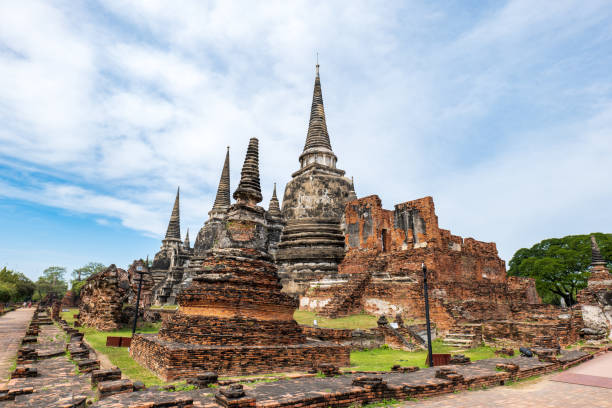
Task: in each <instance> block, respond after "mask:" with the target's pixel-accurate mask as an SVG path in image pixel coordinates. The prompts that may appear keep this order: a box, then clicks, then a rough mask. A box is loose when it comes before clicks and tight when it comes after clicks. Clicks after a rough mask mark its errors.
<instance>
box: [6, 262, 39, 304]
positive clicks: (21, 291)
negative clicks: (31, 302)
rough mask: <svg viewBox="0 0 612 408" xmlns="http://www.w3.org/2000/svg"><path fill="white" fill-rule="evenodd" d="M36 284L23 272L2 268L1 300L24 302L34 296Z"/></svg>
mask: <svg viewBox="0 0 612 408" xmlns="http://www.w3.org/2000/svg"><path fill="white" fill-rule="evenodd" d="M34 290H35V285H34V282H32V281H31V280H30V279H28V278H27V277H26V276H25V275H24V274H23V273H21V272H15V271H11V270H10V269H7V268H6V267H4V268H2V269H0V302H23V301H24V300H28V299H31V298H32V294H33V293H34Z"/></svg>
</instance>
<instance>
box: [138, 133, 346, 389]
mask: <svg viewBox="0 0 612 408" xmlns="http://www.w3.org/2000/svg"><path fill="white" fill-rule="evenodd" d="M258 159H259V153H258V140H257V139H255V138H253V139H251V140H250V142H249V147H248V150H247V155H246V158H245V161H244V165H243V168H242V174H241V179H240V184H239V186H238V188H237V189H236V191H235V193H234V198H235V199H236V203H235V204H234V205H232V206H231V207H230V208H229V210H228V213H227V218H226V221H225V223H224V228H223V229H222V230H221V231H220V233H219V235H218V238H217V240H216V242H215V244H214V246H213V248H212V249H211V251H210V256H208V257H206V258H205V259H203V261H202V264H201V266H200V268H199V270H198V275H197V276H194V277H193V278H192V280H191V282H190V283H189V285H188V286H187V287H186V288H185V289H183V290H182V291H181V293H180V294H179V295H178V298H177V301H178V304H179V309H178V310H177V312H176V313H175V314H174V315H173V316H172V317H170V318H169V319H168V320H166V321H164V323H163V324H162V327H161V329H160V331H159V334H158V335H137V336H135V337H134V339H133V341H132V345H131V347H130V354H131V355H132V357H134V358H135V359H136V360H138V361H139V362H140V363H141V364H143V365H145V366H147V367H148V368H150V369H151V370H153V371H155V372H156V373H157V374H158V375H159V376H160V377H161V378H163V379H164V380H167V381H169V380H174V379H176V378H185V377H191V376H194V375H197V374H200V373H203V372H207V371H215V372H217V373H219V374H230V375H235V374H253V373H261V372H275V371H277V372H281V371H296V370H308V369H310V368H312V367H314V366H316V365H318V364H320V363H324V362H325V363H332V364H335V365H339V366H346V365H348V364H349V350H348V349H347V348H346V347H343V346H339V345H335V344H331V343H326V342H317V343H306V339H305V336H304V335H303V333H302V331H301V330H300V327H299V326H298V324H297V323H296V322H295V320H293V312H294V310H295V309H296V308H297V300H295V299H294V298H292V297H291V296H289V295H287V294H284V293H281V285H280V281H279V278H278V276H277V273H276V267H275V266H274V264H273V263H272V262H271V260H272V258H271V256H270V254H269V253H268V234H269V231H268V223H267V221H266V218H267V217H266V211H265V210H264V209H263V208H262V207H260V206H259V205H258V203H259V202H260V201H261V199H262V196H261V189H260V184H259V165H258Z"/></svg>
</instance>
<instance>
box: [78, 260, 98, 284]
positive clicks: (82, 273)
mask: <svg viewBox="0 0 612 408" xmlns="http://www.w3.org/2000/svg"><path fill="white" fill-rule="evenodd" d="M104 269H106V266H104V265H103V264H101V263H100V262H90V263H88V264H87V265H84V266H82V267H80V268H77V269H75V270H73V271H72V279H73V280H75V281H82V280H85V279H87V278H89V277H90V276H91V275H94V274H96V273H98V272H100V271H103V270H104Z"/></svg>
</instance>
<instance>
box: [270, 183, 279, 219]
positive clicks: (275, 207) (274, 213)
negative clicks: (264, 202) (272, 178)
mask: <svg viewBox="0 0 612 408" xmlns="http://www.w3.org/2000/svg"><path fill="white" fill-rule="evenodd" d="M268 214H269V215H270V216H271V217H280V216H281V212H280V205H279V203H278V198H276V183H274V190H272V198H270V205H269V206H268Z"/></svg>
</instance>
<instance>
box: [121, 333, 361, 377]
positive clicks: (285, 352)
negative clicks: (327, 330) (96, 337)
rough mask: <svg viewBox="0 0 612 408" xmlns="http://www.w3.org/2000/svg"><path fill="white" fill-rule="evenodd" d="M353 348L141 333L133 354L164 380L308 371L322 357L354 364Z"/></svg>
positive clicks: (341, 362)
mask: <svg viewBox="0 0 612 408" xmlns="http://www.w3.org/2000/svg"><path fill="white" fill-rule="evenodd" d="M349 353H350V351H349V348H348V347H344V346H340V345H337V344H332V343H327V342H321V343H306V344H297V345H266V346H211V345H199V344H186V343H177V342H172V341H164V340H161V339H160V338H159V337H158V336H156V335H153V334H149V335H147V334H139V335H136V336H135V337H134V339H133V340H132V345H131V347H130V355H131V356H132V358H134V359H135V360H137V361H138V362H139V363H140V364H142V365H144V366H145V367H147V368H149V369H150V370H152V371H153V372H155V373H156V374H157V375H158V376H159V377H160V378H161V379H163V380H164V381H173V380H176V379H180V378H188V377H194V376H196V375H198V374H202V373H204V372H209V371H214V372H216V373H218V374H220V375H245V374H258V373H270V372H290V371H306V370H309V369H311V368H312V367H314V366H316V364H317V363H318V362H320V361H325V362H326V363H330V364H334V365H337V366H340V367H344V366H348V365H350V357H349Z"/></svg>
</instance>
